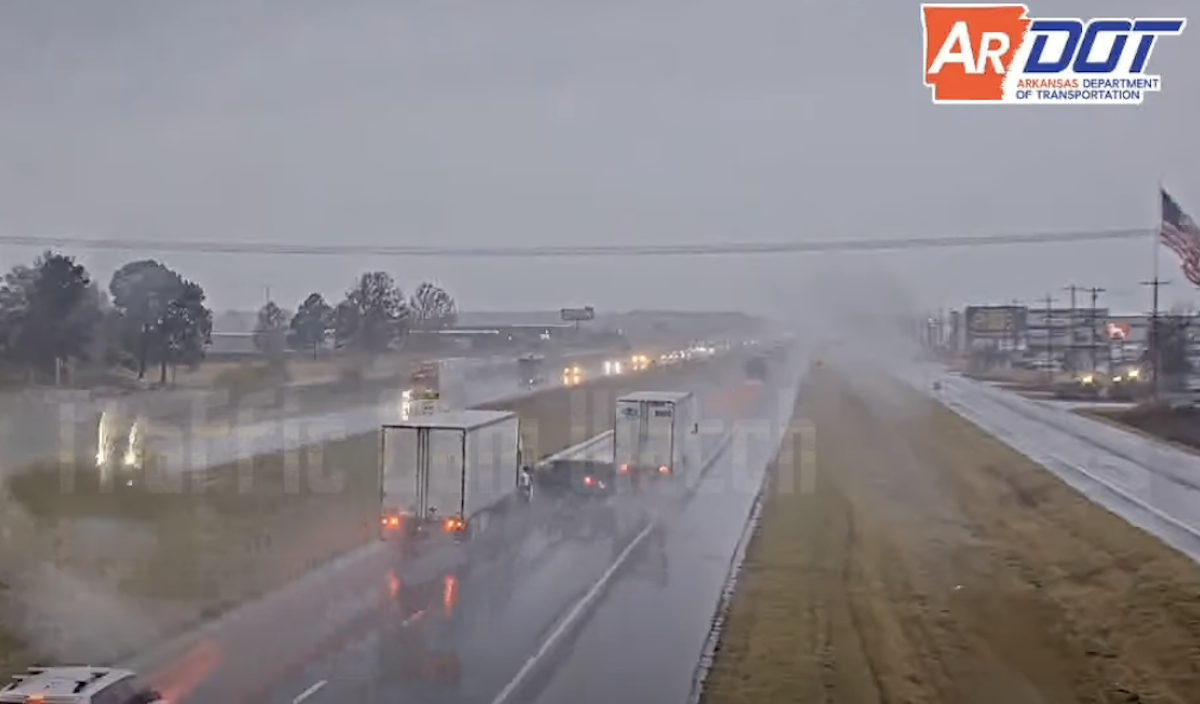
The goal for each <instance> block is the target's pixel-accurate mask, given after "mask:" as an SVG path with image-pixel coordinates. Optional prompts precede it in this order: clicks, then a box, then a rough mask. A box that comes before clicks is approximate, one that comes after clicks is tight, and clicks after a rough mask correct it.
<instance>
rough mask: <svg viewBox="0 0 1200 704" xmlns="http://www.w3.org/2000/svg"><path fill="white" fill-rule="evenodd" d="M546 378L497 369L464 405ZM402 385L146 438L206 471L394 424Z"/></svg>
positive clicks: (176, 464) (181, 466)
mask: <svg viewBox="0 0 1200 704" xmlns="http://www.w3.org/2000/svg"><path fill="white" fill-rule="evenodd" d="M602 373H603V368H602V367H601V366H596V367H595V368H590V367H589V368H585V371H584V376H585V378H586V379H594V378H599V377H600V376H601V375H602ZM547 376H548V378H547V381H546V383H544V384H541V385H539V386H537V387H536V388H528V387H524V386H522V385H521V384H520V383H518V381H517V379H516V375H515V374H507V373H504V372H500V371H498V372H496V373H495V374H493V375H488V376H485V377H482V378H477V379H475V380H473V381H472V382H471V383H470V384H467V385H465V387H464V392H465V395H466V397H465V405H467V406H477V405H481V404H485V403H490V402H493V401H497V400H500V399H508V398H517V397H520V396H522V395H526V394H533V393H539V392H541V391H545V390H548V389H552V388H555V387H556V386H560V385H561V380H560V379H559V378H558V377H557V376H555V375H553V374H548V375H547ZM402 392H403V389H400V388H396V389H384V390H381V391H379V392H378V393H377V394H376V395H375V396H374V402H372V403H360V404H358V405H356V406H353V407H350V408H341V409H338V410H334V411H329V412H326V413H315V414H314V413H309V414H289V413H287V407H286V405H285V407H284V409H282V410H283V413H284V415H282V416H280V415H279V414H280V410H279V409H276V410H275V411H274V412H273V413H272V414H270V415H274V416H275V417H268V418H267V419H265V420H263V419H261V418H262V416H263V415H265V414H263V413H262V412H256V411H254V410H253V409H249V410H247V411H246V412H245V413H244V414H242V416H241V417H236V416H235V417H234V418H233V419H232V420H233V423H232V425H231V424H229V423H213V424H209V425H208V426H199V425H193V426H191V427H190V428H189V429H188V431H187V432H186V433H182V432H181V431H180V430H179V429H178V428H176V427H174V426H170V425H161V426H159V427H152V428H150V429H148V430H147V431H145V432H146V433H147V437H148V442H149V443H150V445H151V446H152V447H153V448H154V452H155V454H156V455H157V456H158V458H159V466H161V467H166V468H169V469H172V470H174V471H188V470H198V469H204V468H206V467H212V466H219V465H223V464H228V463H232V462H236V461H238V460H239V459H242V458H245V457H253V456H255V455H264V454H271V453H275V452H281V451H284V450H288V449H293V448H297V447H302V446H304V445H307V444H312V443H319V442H326V441H329V440H336V439H338V438H344V437H348V436H351V435H355V434H359V433H366V432H371V431H373V430H377V429H378V428H379V426H380V425H381V424H383V423H392V422H397V421H399V420H401V419H402V418H403V416H402V410H401V408H402V399H401V394H402Z"/></svg>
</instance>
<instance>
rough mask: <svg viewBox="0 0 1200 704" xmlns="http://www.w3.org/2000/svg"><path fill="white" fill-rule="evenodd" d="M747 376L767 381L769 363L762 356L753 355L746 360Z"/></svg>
mask: <svg viewBox="0 0 1200 704" xmlns="http://www.w3.org/2000/svg"><path fill="white" fill-rule="evenodd" d="M746 376H747V377H749V378H751V379H754V380H755V381H766V379H767V363H766V362H765V361H763V359H762V357H753V358H751V359H750V360H748V361H747V362H746Z"/></svg>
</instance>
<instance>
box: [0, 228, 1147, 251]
mask: <svg viewBox="0 0 1200 704" xmlns="http://www.w3.org/2000/svg"><path fill="white" fill-rule="evenodd" d="M1155 232H1156V231H1155V230H1154V229H1152V228H1128V229H1116V230H1074V231H1059V232H1040V233H1023V234H1000V235H982V236H968V237H961V236H960V237H956V236H944V235H943V236H932V237H898V238H885V237H873V238H853V239H824V240H808V241H789V242H724V243H696V244H663V245H652V244H639V245H619V244H616V245H553V246H475V245H471V246H463V247H453V246H433V247H426V246H413V245H379V244H332V245H315V244H289V243H275V242H261V241H259V242H254V241H243V242H235V241H220V240H176V241H171V240H144V239H114V238H88V237H70V236H58V235H48V236H20V235H0V244H5V245H17V246H29V247H70V248H76V249H83V250H115V251H139V252H185V253H201V254H251V255H254V254H263V255H289V256H326V257H328V256H378V257H443V258H544V257H626V256H711V255H752V254H803V253H824V252H877V251H888V250H909V249H946V248H964V247H997V246H1020V245H1044V244H1064V243H1078V242H1099V241H1106V240H1107V241H1113V240H1134V239H1142V238H1146V237H1150V236H1153V235H1154V233H1155Z"/></svg>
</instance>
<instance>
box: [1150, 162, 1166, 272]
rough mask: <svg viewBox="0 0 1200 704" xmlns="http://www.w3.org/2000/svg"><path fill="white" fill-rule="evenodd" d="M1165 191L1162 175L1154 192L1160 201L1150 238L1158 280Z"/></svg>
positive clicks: (1154, 269)
mask: <svg viewBox="0 0 1200 704" xmlns="http://www.w3.org/2000/svg"><path fill="white" fill-rule="evenodd" d="M1163 191H1164V188H1163V180H1162V177H1159V179H1158V192H1157V193H1155V194H1154V201H1155V202H1156V203H1158V222H1156V223H1154V236H1153V237H1151V238H1150V243H1151V244H1152V245H1153V247H1154V268H1153V273H1154V276H1153V279H1154V280H1155V281H1158V241H1159V240H1160V239H1162V222H1163V205H1162V194H1163Z"/></svg>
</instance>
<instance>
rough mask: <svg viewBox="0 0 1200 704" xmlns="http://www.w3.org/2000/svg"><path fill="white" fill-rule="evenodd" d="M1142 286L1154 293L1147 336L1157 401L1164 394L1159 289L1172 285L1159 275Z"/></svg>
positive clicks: (1144, 282)
mask: <svg viewBox="0 0 1200 704" xmlns="http://www.w3.org/2000/svg"><path fill="white" fill-rule="evenodd" d="M1139 283H1140V284H1141V285H1142V286H1149V287H1150V289H1151V291H1152V293H1151V294H1150V306H1151V307H1150V331H1149V334H1148V335H1146V342H1147V344H1148V345H1149V346H1150V354H1151V355H1152V356H1151V362H1150V363H1151V364H1153V365H1154V370H1153V373H1154V400H1155V401H1157V400H1158V397H1159V395H1160V394H1162V381H1161V377H1162V373H1161V372H1162V345H1160V344H1159V340H1158V335H1159V332H1160V330H1159V325H1158V289H1160V288H1162V287H1163V286H1166V285H1167V284H1169V283H1171V282H1170V281H1164V280H1162V279H1160V278H1158V276H1157V275H1155V277H1154V278H1153V279H1151V280H1149V281H1141V282H1139Z"/></svg>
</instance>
